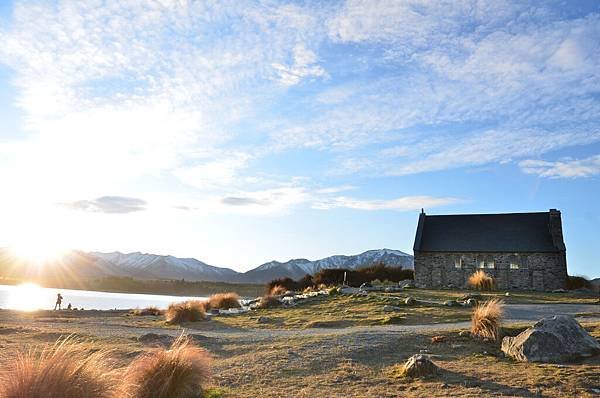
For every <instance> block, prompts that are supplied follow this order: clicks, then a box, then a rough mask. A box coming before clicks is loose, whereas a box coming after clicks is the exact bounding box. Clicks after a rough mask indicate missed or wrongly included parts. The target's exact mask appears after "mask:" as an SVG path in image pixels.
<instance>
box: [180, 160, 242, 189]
mask: <svg viewBox="0 0 600 398" xmlns="http://www.w3.org/2000/svg"><path fill="white" fill-rule="evenodd" d="M212 158H217V160H204V161H203V162H202V161H201V162H200V163H199V164H196V165H194V166H186V167H181V168H178V169H176V170H174V171H173V175H174V176H176V177H177V178H179V179H180V180H181V181H183V182H184V183H186V184H188V185H190V186H193V187H196V188H211V187H223V186H235V185H236V184H238V183H239V182H240V178H239V173H240V171H241V170H243V169H244V168H245V167H246V165H247V163H248V161H249V160H250V156H249V155H247V154H244V153H217V152H215V153H214V154H212Z"/></svg>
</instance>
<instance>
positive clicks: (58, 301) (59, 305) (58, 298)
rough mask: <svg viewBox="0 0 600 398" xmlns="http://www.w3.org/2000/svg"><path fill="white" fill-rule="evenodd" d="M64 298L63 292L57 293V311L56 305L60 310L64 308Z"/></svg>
mask: <svg viewBox="0 0 600 398" xmlns="http://www.w3.org/2000/svg"><path fill="white" fill-rule="evenodd" d="M62 300H63V296H61V294H60V293H58V294H57V295H56V304H54V311H56V307H58V309H59V310H62V308H61V304H62Z"/></svg>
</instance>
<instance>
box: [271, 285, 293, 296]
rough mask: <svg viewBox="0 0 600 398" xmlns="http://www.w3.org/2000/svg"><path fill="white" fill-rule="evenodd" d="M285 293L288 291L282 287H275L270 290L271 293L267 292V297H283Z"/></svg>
mask: <svg viewBox="0 0 600 398" xmlns="http://www.w3.org/2000/svg"><path fill="white" fill-rule="evenodd" d="M287 291H288V289H286V288H285V287H284V286H281V285H275V286H273V287H272V288H271V291H269V294H267V296H283V295H284V294H285V292H287Z"/></svg>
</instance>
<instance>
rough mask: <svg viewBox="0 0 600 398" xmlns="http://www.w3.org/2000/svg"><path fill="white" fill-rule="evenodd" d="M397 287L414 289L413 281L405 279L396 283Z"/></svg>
mask: <svg viewBox="0 0 600 398" xmlns="http://www.w3.org/2000/svg"><path fill="white" fill-rule="evenodd" d="M398 286H399V287H401V288H402V289H410V288H413V287H415V281H414V280H412V279H405V280H403V281H400V282H398Z"/></svg>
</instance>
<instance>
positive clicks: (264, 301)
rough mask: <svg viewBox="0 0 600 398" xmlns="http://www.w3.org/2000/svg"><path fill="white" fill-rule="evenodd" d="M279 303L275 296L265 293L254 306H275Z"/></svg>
mask: <svg viewBox="0 0 600 398" xmlns="http://www.w3.org/2000/svg"><path fill="white" fill-rule="evenodd" d="M280 305H281V301H279V300H278V299H277V297H275V296H271V295H268V294H267V295H265V296H262V297H261V298H260V300H259V301H258V304H257V305H256V308H275V307H279V306H280Z"/></svg>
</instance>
